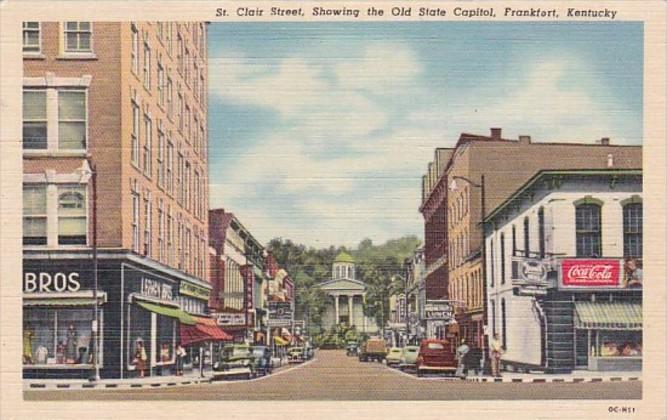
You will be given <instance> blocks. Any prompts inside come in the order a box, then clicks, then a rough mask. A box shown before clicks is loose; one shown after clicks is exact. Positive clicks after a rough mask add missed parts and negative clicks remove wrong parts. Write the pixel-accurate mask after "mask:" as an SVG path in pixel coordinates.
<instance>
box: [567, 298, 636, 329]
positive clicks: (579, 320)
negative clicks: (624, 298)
mask: <svg viewBox="0 0 667 420" xmlns="http://www.w3.org/2000/svg"><path fill="white" fill-rule="evenodd" d="M574 310H575V317H574V322H575V327H576V328H579V329H585V330H635V331H641V329H642V305H641V303H629V302H575V303H574Z"/></svg>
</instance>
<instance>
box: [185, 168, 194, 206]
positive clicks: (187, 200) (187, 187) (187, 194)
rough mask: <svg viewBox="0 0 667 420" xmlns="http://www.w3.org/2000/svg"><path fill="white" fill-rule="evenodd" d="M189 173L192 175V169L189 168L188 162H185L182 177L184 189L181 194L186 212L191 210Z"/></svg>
mask: <svg viewBox="0 0 667 420" xmlns="http://www.w3.org/2000/svg"><path fill="white" fill-rule="evenodd" d="M191 173H192V167H191V166H190V162H188V161H187V160H186V161H185V171H184V173H183V176H184V179H183V184H184V188H185V189H184V192H183V201H184V203H185V208H186V209H188V210H190V209H191V204H192V189H191V188H190V184H191V182H190V180H191Z"/></svg>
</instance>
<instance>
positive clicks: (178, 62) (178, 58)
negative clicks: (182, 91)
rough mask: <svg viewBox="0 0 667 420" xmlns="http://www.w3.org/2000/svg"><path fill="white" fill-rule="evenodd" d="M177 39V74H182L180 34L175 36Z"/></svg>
mask: <svg viewBox="0 0 667 420" xmlns="http://www.w3.org/2000/svg"><path fill="white" fill-rule="evenodd" d="M177 39H178V41H177V46H176V64H177V65H178V72H179V73H180V74H183V37H181V34H178V35H177Z"/></svg>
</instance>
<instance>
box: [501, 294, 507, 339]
mask: <svg viewBox="0 0 667 420" xmlns="http://www.w3.org/2000/svg"><path fill="white" fill-rule="evenodd" d="M500 316H501V322H502V325H501V333H502V336H503V350H507V305H505V298H502V299H501V300H500Z"/></svg>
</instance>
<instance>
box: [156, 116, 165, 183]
mask: <svg viewBox="0 0 667 420" xmlns="http://www.w3.org/2000/svg"><path fill="white" fill-rule="evenodd" d="M162 130H163V128H162V123H161V122H160V123H158V129H157V185H158V186H159V187H160V188H164V150H165V139H164V131H162Z"/></svg>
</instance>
